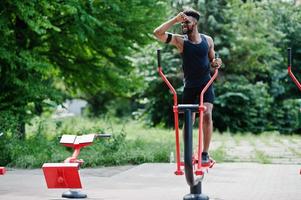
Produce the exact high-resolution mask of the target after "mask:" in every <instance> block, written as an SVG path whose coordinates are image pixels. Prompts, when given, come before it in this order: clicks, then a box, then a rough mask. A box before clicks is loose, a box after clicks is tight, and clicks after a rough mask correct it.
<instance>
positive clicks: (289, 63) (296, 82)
mask: <svg viewBox="0 0 301 200" xmlns="http://www.w3.org/2000/svg"><path fill="white" fill-rule="evenodd" d="M287 62H288V67H287V71H288V74H289V76H290V77H291V79H292V80H293V82H294V83H295V84H296V86H297V87H298V89H299V90H300V91H301V84H300V82H299V81H298V79H297V78H296V77H295V75H294V74H293V72H292V48H287ZM299 174H300V175H301V169H300V171H299Z"/></svg>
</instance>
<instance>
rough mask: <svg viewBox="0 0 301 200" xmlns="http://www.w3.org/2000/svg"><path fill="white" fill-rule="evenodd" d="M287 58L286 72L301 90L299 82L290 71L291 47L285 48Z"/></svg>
mask: <svg viewBox="0 0 301 200" xmlns="http://www.w3.org/2000/svg"><path fill="white" fill-rule="evenodd" d="M287 60H288V67H287V70H288V74H289V76H290V77H291V79H292V80H293V81H294V83H295V84H296V86H297V87H298V88H299V90H300V91H301V84H300V82H299V81H298V79H297V78H296V77H295V75H294V74H293V72H292V48H287Z"/></svg>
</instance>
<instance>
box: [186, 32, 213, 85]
mask: <svg viewBox="0 0 301 200" xmlns="http://www.w3.org/2000/svg"><path fill="white" fill-rule="evenodd" d="M201 38H202V41H201V43H199V44H193V43H191V42H190V41H189V40H188V38H187V37H186V38H184V46H183V53H182V58H183V65H182V67H183V71H184V87H186V88H195V87H201V86H202V85H204V84H205V83H207V82H208V81H209V80H210V66H209V58H208V51H209V46H208V43H207V39H206V37H205V36H204V35H203V34H201Z"/></svg>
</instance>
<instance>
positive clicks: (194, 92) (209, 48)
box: [154, 9, 222, 166]
mask: <svg viewBox="0 0 301 200" xmlns="http://www.w3.org/2000/svg"><path fill="white" fill-rule="evenodd" d="M199 18H200V14H199V13H198V12H197V11H195V10H193V9H187V10H185V11H183V12H180V13H179V14H178V15H177V16H175V17H174V18H172V19H170V20H168V21H166V22H164V23H163V24H161V25H160V26H159V27H157V28H156V29H155V30H154V35H155V36H156V38H157V39H158V40H160V41H162V42H165V43H169V44H172V45H174V46H176V48H177V49H178V51H179V53H180V54H181V55H182V59H183V71H184V91H183V103H184V104H195V103H198V102H199V97H198V96H199V94H200V93H201V91H202V89H203V88H204V87H205V85H206V83H207V82H208V81H209V80H210V66H212V67H220V66H221V65H222V61H221V59H219V58H217V59H215V51H214V43H213V40H212V38H211V37H210V36H207V35H204V34H200V33H199V31H198V27H197V24H198V20H199ZM177 23H181V25H182V31H183V34H184V35H178V34H171V33H169V32H166V31H167V30H168V29H169V28H170V27H172V26H173V25H174V24H177ZM213 101H214V91H213V87H212V86H210V87H209V88H208V90H207V92H206V93H205V94H204V105H205V106H206V108H207V109H206V111H205V113H204V122H203V127H204V148H203V152H202V164H203V165H204V166H208V165H210V158H209V154H208V150H209V145H210V141H211V135H212V129H213V125H212V108H213ZM193 121H195V113H194V114H193Z"/></svg>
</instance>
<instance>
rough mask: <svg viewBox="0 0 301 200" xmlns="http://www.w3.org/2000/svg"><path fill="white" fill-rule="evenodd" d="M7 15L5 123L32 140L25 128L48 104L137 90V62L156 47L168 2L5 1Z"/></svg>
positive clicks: (2, 55) (2, 51)
mask: <svg viewBox="0 0 301 200" xmlns="http://www.w3.org/2000/svg"><path fill="white" fill-rule="evenodd" d="M159 7H160V8H161V9H158V8H159ZM0 10H1V11H0V13H1V14H0V26H1V30H0V34H1V37H0V41H1V44H2V46H1V48H0V62H1V71H0V73H1V77H0V80H1V96H0V103H1V106H0V111H1V117H0V124H2V127H1V129H2V130H11V131H13V132H15V127H20V128H19V130H20V131H19V133H20V138H24V136H25V129H24V125H25V123H26V122H28V120H29V119H30V118H31V117H32V116H34V115H35V114H38V113H40V112H41V108H42V107H43V106H44V105H45V104H46V103H47V100H51V101H55V102H62V100H63V99H64V95H63V94H69V95H70V94H71V95H79V94H80V95H82V97H88V98H91V97H93V96H95V95H97V94H98V93H99V92H100V91H101V94H102V95H106V94H113V96H114V95H119V94H126V93H127V92H128V91H129V90H130V89H131V88H133V87H135V83H134V82H133V80H135V79H132V78H129V75H130V73H131V71H132V70H133V67H132V65H131V62H130V60H129V56H130V55H131V53H132V52H133V51H134V50H138V49H139V48H140V46H141V45H145V44H147V43H148V42H149V38H150V36H149V35H150V33H151V28H150V27H153V23H156V20H159V18H158V17H157V16H160V12H164V3H162V2H160V1H155V0H130V1H121V0H120V1H118V0H117V1H113V2H112V1H76V0H69V1H55V0H52V1H46V0H43V1H17V0H3V1H1V3H0ZM158 10H159V11H158ZM158 13H159V15H158ZM7 119H11V120H13V121H16V123H14V124H15V126H7V124H11V123H4V122H6V120H7ZM2 122H3V123H2Z"/></svg>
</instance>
